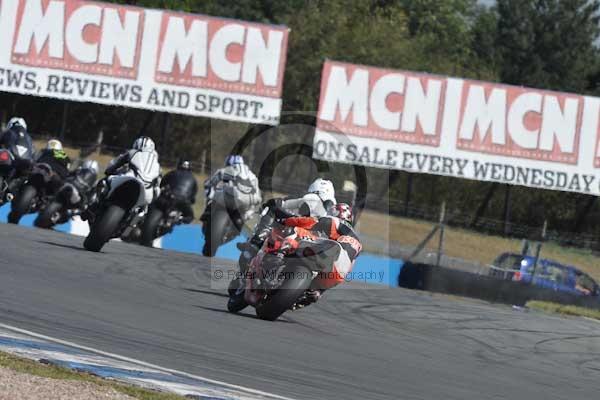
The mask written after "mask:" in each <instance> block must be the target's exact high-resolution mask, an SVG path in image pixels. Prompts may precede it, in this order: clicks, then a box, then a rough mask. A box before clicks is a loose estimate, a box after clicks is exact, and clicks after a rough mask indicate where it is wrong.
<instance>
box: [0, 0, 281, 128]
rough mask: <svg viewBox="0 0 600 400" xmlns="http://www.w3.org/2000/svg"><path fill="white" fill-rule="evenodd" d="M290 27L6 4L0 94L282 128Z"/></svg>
mask: <svg viewBox="0 0 600 400" xmlns="http://www.w3.org/2000/svg"><path fill="white" fill-rule="evenodd" d="M288 31H289V30H288V29H287V28H286V27H283V26H271V25H263V24H255V23H249V22H243V21H236V20H229V19H222V18H214V17H208V16H204V15H195V14H185V13H179V12H172V11H167V10H150V9H143V8H138V7H130V6H123V5H118V4H110V3H99V2H89V1H80V0H1V1H0V90H2V91H7V92H14V93H21V94H26V95H34V96H45V97H56V98H60V99H65V100H74V101H89V102H94V103H100V104H108V105H119V106H126V107H135V108H143V109H151V110H158V111H166V112H173V113H179V114H186V115H192V116H203V117H210V118H221V119H226V120H233V121H242V122H250V123H263V124H269V125H277V124H278V122H279V116H280V113H281V92H282V86H283V73H284V68H285V60H286V51H287V39H288Z"/></svg>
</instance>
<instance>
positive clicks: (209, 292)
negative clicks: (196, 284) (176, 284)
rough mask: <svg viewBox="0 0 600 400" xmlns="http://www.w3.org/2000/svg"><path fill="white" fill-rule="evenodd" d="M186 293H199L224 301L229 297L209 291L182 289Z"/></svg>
mask: <svg viewBox="0 0 600 400" xmlns="http://www.w3.org/2000/svg"><path fill="white" fill-rule="evenodd" d="M183 290H185V291H186V292H193V293H200V294H208V295H210V296H217V297H223V298H225V299H228V298H229V295H228V294H226V293H217V292H211V291H210V290H201V289H192V288H183Z"/></svg>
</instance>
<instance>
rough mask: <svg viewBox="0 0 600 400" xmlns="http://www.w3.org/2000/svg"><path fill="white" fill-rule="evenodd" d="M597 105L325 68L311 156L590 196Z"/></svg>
mask: <svg viewBox="0 0 600 400" xmlns="http://www.w3.org/2000/svg"><path fill="white" fill-rule="evenodd" d="M599 115H600V99H598V98H594V97H585V96H578V95H574V94H569V93H557V92H550V91H543V90H536V89H529V88H525V87H515V86H507V85H501V84H495V83H489V82H479V81H471V80H465V79H456V78H449V77H443V76H435V75H428V74H423V73H416V72H409V71H393V70H384V69H380V68H374V67H366V66H359V65H351V64H344V63H339V62H332V61H328V62H326V63H325V65H324V68H323V74H322V81H321V98H320V103H319V112H318V126H317V132H316V135H315V139H314V157H315V158H319V159H325V160H332V161H338V162H343V163H351V164H362V165H367V166H371V167H380V168H388V169H400V170H405V171H410V172H418V173H428V174H436V175H445V176H453V177H457V178H466V179H475V180H480V181H491V182H502V183H508V184H513V185H524V186H529V187H536V188H544V189H552V190H562V191H571V192H579V193H589V194H595V195H600V173H599V172H600V147H599V146H598V142H599V133H600V129H599Z"/></svg>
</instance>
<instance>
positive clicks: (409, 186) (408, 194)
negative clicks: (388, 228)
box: [404, 172, 413, 217]
mask: <svg viewBox="0 0 600 400" xmlns="http://www.w3.org/2000/svg"><path fill="white" fill-rule="evenodd" d="M412 187H413V174H411V173H410V172H407V177H406V193H405V194H404V216H405V217H408V208H409V203H410V198H411V197H412Z"/></svg>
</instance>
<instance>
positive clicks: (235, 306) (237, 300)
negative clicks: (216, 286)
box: [227, 278, 248, 313]
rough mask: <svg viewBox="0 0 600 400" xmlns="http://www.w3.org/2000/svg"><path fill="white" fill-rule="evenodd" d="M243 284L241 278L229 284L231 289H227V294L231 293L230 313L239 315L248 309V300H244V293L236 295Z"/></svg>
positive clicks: (228, 308) (228, 306)
mask: <svg viewBox="0 0 600 400" xmlns="http://www.w3.org/2000/svg"><path fill="white" fill-rule="evenodd" d="M241 284H242V280H241V279H240V278H236V279H233V280H232V281H231V282H229V287H228V288H227V292H228V293H229V300H228V301H227V310H228V311H229V312H230V313H238V312H240V311H242V310H243V309H244V308H246V307H248V303H246V300H244V292H241V293H240V294H236V293H237V290H238V288H239V287H240V285H241Z"/></svg>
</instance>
